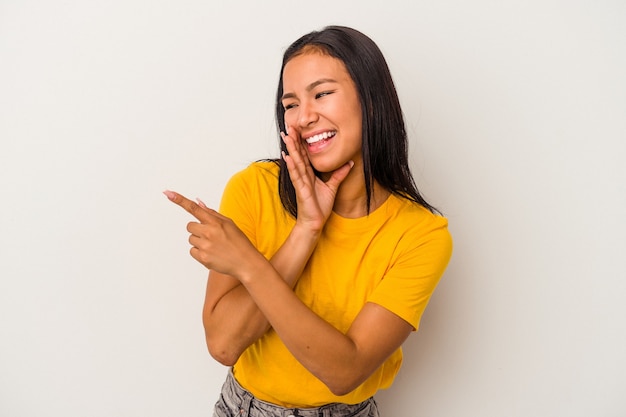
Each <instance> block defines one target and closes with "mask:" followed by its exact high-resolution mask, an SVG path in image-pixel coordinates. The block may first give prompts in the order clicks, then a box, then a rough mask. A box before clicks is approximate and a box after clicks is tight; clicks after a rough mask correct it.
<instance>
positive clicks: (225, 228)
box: [163, 191, 265, 278]
mask: <svg viewBox="0 0 626 417" xmlns="http://www.w3.org/2000/svg"><path fill="white" fill-rule="evenodd" d="M163 194H165V195H166V196H167V198H169V199H170V200H171V201H173V202H174V203H176V204H177V205H179V206H180V207H182V208H183V209H185V210H186V211H187V212H188V213H189V214H191V215H192V216H193V217H195V218H196V219H197V220H198V222H189V223H188V224H187V231H188V232H189V233H190V236H189V243H190V244H191V246H192V247H191V249H190V250H189V253H190V254H191V256H192V257H193V258H194V259H195V260H196V261H198V262H200V263H201V264H202V265H204V266H205V267H207V268H208V269H211V270H214V271H217V272H220V273H222V274H227V275H230V276H233V277H235V278H239V277H240V276H241V275H242V274H243V273H245V272H246V271H252V270H254V269H253V268H254V267H253V266H252V264H253V262H254V261H256V260H257V259H259V257H263V255H261V253H259V251H257V249H256V248H255V247H254V246H253V245H252V243H251V242H250V240H248V238H247V237H246V235H245V234H244V233H243V232H242V231H241V230H240V229H239V228H238V227H237V226H236V225H235V223H234V222H233V221H232V220H231V219H229V218H228V217H225V216H223V215H221V214H220V213H218V212H216V211H215V210H212V209H210V208H208V207H207V206H205V205H204V203H202V202H200V203H199V204H198V203H195V202H193V201H191V200H189V199H187V198H185V197H184V196H182V195H180V194H178V193H175V192H173V191H164V192H163ZM263 259H265V258H263Z"/></svg>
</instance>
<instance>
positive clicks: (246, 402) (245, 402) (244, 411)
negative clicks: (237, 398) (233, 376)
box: [238, 391, 253, 417]
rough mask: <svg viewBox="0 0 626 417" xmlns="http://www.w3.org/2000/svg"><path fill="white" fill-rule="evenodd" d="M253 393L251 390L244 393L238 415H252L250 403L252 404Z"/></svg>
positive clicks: (246, 416) (241, 416) (245, 416)
mask: <svg viewBox="0 0 626 417" xmlns="http://www.w3.org/2000/svg"><path fill="white" fill-rule="evenodd" d="M252 398H253V397H252V395H251V394H250V393H249V392H247V391H246V392H245V393H244V394H243V398H242V400H241V405H240V406H239V416H238V417H248V416H249V415H250V405H252Z"/></svg>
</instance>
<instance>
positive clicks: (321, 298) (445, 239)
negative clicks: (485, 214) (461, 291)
mask: <svg viewBox="0 0 626 417" xmlns="http://www.w3.org/2000/svg"><path fill="white" fill-rule="evenodd" d="M277 178H278V166H277V165H276V164H274V163H271V162H257V163H254V164H252V165H250V166H249V167H248V168H246V169H244V170H243V171H241V172H239V173H238V174H236V175H234V176H233V178H232V179H231V180H230V181H229V183H228V185H227V186H226V190H225V191H224V195H223V198H222V203H221V207H220V211H221V213H222V214H224V215H225V216H228V217H230V218H232V219H233V221H234V222H235V223H236V224H237V226H238V227H239V228H240V229H241V230H242V231H243V232H244V233H245V234H246V235H247V236H248V238H249V239H250V240H251V242H252V244H253V245H254V246H255V247H256V248H257V249H258V250H259V251H260V252H261V253H263V255H265V256H266V257H267V258H268V259H269V258H271V257H272V256H273V255H274V253H276V251H277V250H278V249H279V248H280V246H281V245H282V243H283V242H284V241H285V239H286V238H287V236H288V235H289V232H290V231H291V229H292V228H293V226H294V224H295V219H294V218H293V217H292V216H291V215H290V214H289V213H287V212H286V211H285V210H284V209H283V206H282V204H281V202H280V197H279V195H278V179H277ZM451 252H452V240H451V237H450V234H449V232H448V229H447V220H446V219H445V218H443V217H441V216H436V215H434V214H432V213H430V212H429V211H428V210H426V209H425V208H423V207H422V206H420V205H418V204H415V203H413V202H410V201H408V200H406V199H403V198H401V197H397V196H394V195H391V196H390V197H389V198H388V199H387V201H386V202H385V203H383V204H382V205H381V206H380V207H379V208H377V209H376V210H375V211H373V212H371V213H370V214H369V215H368V216H365V217H361V218H358V219H348V218H344V217H340V216H339V215H337V214H335V213H332V214H331V215H330V217H329V219H328V221H327V223H326V226H325V227H324V230H323V232H322V235H321V237H320V239H319V242H318V244H317V246H316V248H315V250H314V251H313V254H312V255H311V257H310V259H309V262H308V263H307V265H306V267H305V269H304V271H303V273H302V276H301V277H300V278H299V280H298V282H297V284H296V286H295V289H294V291H295V293H296V294H297V296H298V297H299V298H300V299H301V300H302V301H303V302H304V303H305V304H306V305H307V306H309V307H310V308H311V310H313V311H314V312H315V313H317V314H318V315H319V316H320V317H322V318H323V319H324V320H326V321H327V322H329V323H330V324H332V325H333V326H334V327H335V328H337V329H339V330H340V331H342V332H344V333H345V332H346V331H347V330H348V328H349V327H350V325H351V323H352V322H353V320H354V318H355V317H356V316H357V314H358V313H359V311H360V310H361V308H362V307H363V305H364V304H365V303H366V302H372V303H376V304H379V305H381V306H383V307H385V308H386V309H388V310H390V311H391V312H393V313H395V314H396V315H398V316H400V317H401V318H403V319H404V320H406V321H407V322H408V323H410V324H411V325H412V326H413V327H414V328H415V329H416V330H417V328H418V326H419V321H420V318H421V316H422V313H423V311H424V309H425V308H426V304H427V303H428V300H429V298H430V296H431V294H432V293H433V291H434V289H435V286H436V285H437V283H438V281H439V279H440V277H441V275H442V274H443V272H444V270H445V268H446V265H447V263H448V261H449V259H450V255H451ZM372 331H373V332H375V331H376V329H372ZM311 337H315V335H311ZM401 362H402V350H401V349H398V350H397V351H396V352H394V353H393V354H392V355H391V356H390V357H389V358H388V359H387V360H386V361H385V362H384V363H383V364H382V365H381V366H380V367H379V368H378V369H377V370H376V371H375V372H374V373H373V374H372V375H371V376H370V377H369V378H368V379H367V380H366V381H365V382H364V383H363V384H361V385H360V386H359V387H357V388H356V389H355V390H354V391H352V392H350V393H349V394H347V395H343V396H336V395H334V394H332V393H331V392H330V390H329V389H328V388H327V387H326V386H325V385H324V384H323V383H322V382H321V381H320V380H318V379H317V378H316V377H315V376H313V375H312V374H311V373H310V372H309V371H308V370H307V369H306V368H304V367H303V366H302V365H301V364H300V363H299V362H298V361H297V360H296V359H295V358H294V357H293V355H292V354H291V353H290V352H289V350H287V348H286V347H285V345H284V344H283V342H282V341H281V340H280V338H279V337H278V335H277V334H276V332H274V331H273V330H272V329H270V330H269V331H268V332H267V333H266V334H265V335H263V337H261V338H260V339H259V340H258V341H256V342H255V343H254V344H253V345H251V346H250V347H249V348H248V349H246V351H244V352H243V354H242V355H241V357H240V358H239V360H238V361H237V363H236V364H235V366H234V368H233V372H234V375H235V377H236V379H237V381H238V382H239V383H240V384H241V385H242V386H243V387H244V388H246V389H247V390H249V391H250V392H252V394H254V395H255V396H256V397H257V398H258V399H260V400H263V401H267V402H271V403H274V404H278V405H282V406H285V407H299V408H304V407H316V406H320V405H323V404H328V403H333V402H343V403H349V404H356V403H358V402H361V401H364V400H366V399H367V398H369V397H371V396H372V395H374V394H375V393H376V391H378V390H379V389H383V388H387V387H389V386H390V385H391V383H392V382H393V379H394V377H395V376H396V373H397V372H398V370H399V368H400V364H401Z"/></svg>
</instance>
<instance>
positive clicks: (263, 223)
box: [165, 26, 452, 417]
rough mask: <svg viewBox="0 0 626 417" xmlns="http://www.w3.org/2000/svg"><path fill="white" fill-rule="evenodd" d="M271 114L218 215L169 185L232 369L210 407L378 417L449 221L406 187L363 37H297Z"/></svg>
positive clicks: (382, 69) (403, 148)
mask: <svg viewBox="0 0 626 417" xmlns="http://www.w3.org/2000/svg"><path fill="white" fill-rule="evenodd" d="M276 117H277V118H276V121H277V126H278V130H279V131H280V132H281V151H282V158H280V159H278V160H274V161H263V162H256V163H253V164H252V165H250V166H249V167H248V168H246V169H245V170H243V171H242V172H239V173H238V174H236V175H235V176H234V177H233V178H232V179H231V180H230V182H229V183H228V185H227V187H226V190H225V191H224V195H223V197H222V203H221V207H220V213H217V212H216V211H213V210H211V209H209V208H208V207H206V206H205V205H204V204H203V203H202V202H200V201H198V203H194V202H192V201H190V200H188V199H186V198H185V197H183V196H181V195H179V194H177V193H174V192H172V191H166V192H165V194H166V195H167V196H168V198H169V199H170V200H172V201H173V202H175V203H177V204H178V205H180V206H182V207H183V208H184V209H186V210H187V211H189V212H190V213H191V214H192V215H193V216H194V217H196V219H197V220H198V221H197V222H191V223H189V224H188V226H187V230H188V231H189V233H190V238H189V242H190V244H191V245H192V247H191V251H190V253H191V256H192V257H193V258H195V259H196V260H197V261H198V262H200V263H202V264H203V265H204V266H206V267H207V268H208V269H209V270H210V272H209V279H208V284H207V292H206V301H205V306H204V313H203V319H204V327H205V331H206V340H207V345H208V348H209V351H210V353H211V355H212V356H213V357H214V358H215V359H216V360H218V361H219V362H220V363H222V364H224V365H227V366H232V369H231V372H229V375H228V377H227V380H226V382H225V384H224V387H223V389H222V395H221V397H220V400H219V402H218V403H217V405H216V408H215V414H214V415H215V416H219V417H223V416H235V415H237V416H246V415H250V416H253V417H260V416H281V417H284V416H288V415H299V416H315V417H317V416H377V415H378V410H377V408H376V403H375V402H374V400H373V395H374V394H375V393H376V392H377V391H378V390H379V389H382V388H387V387H389V386H390V385H391V383H392V381H393V379H394V377H395V375H396V373H397V372H398V369H399V367H400V364H401V361H402V351H401V349H400V346H401V345H402V343H403V342H404V341H405V339H406V338H407V337H408V336H409V334H410V333H411V332H412V331H415V330H417V328H418V325H419V321H420V318H421V315H422V313H423V311H424V309H425V307H426V304H427V303H428V300H429V298H430V296H431V294H432V293H433V291H434V289H435V286H436V285H437V283H438V281H439V279H440V277H441V275H442V274H443V272H444V269H445V267H446V265H447V263H448V260H449V258H450V255H451V249H452V243H451V238H450V235H449V233H448V230H447V221H446V220H445V219H444V218H443V217H441V216H439V215H438V214H437V212H436V210H434V209H433V207H431V206H430V205H429V204H428V203H427V202H426V201H425V200H424V199H423V198H422V196H421V195H420V193H419V192H418V190H417V187H416V186H415V183H414V181H413V178H412V176H411V173H410V170H409V163H408V156H407V137H406V132H405V127H404V120H403V117H402V112H401V109H400V104H399V101H398V97H397V94H396V91H395V87H394V85H393V81H392V79H391V75H390V73H389V69H388V67H387V64H386V62H385V59H384V57H383V55H382V53H381V52H380V50H379V49H378V47H377V46H376V44H375V43H374V42H373V41H372V40H371V39H369V38H368V37H367V36H365V35H363V34H362V33H360V32H358V31H356V30H354V29H350V28H347V27H338V26H331V27H327V28H325V29H324V30H322V31H319V32H312V33H309V34H307V35H305V36H303V37H302V38H300V39H298V40H297V41H296V42H294V43H293V44H292V45H291V46H290V47H289V48H288V49H287V51H286V52H285V54H284V57H283V65H282V69H281V74H280V79H279V83H278V92H277V97H276Z"/></svg>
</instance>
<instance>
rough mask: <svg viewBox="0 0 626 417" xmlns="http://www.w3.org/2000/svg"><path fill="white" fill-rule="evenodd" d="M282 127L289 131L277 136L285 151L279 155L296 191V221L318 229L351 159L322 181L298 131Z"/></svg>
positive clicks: (320, 227)
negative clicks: (312, 164) (285, 148)
mask: <svg viewBox="0 0 626 417" xmlns="http://www.w3.org/2000/svg"><path fill="white" fill-rule="evenodd" d="M286 130H287V132H289V134H286V133H284V132H281V133H280V136H281V137H282V139H283V142H285V145H286V147H287V151H288V152H289V154H285V153H284V152H283V155H282V156H283V159H284V160H285V163H286V165H287V169H288V170H289V176H290V177H291V183H292V184H293V186H294V189H295V191H296V201H297V203H298V218H297V223H300V224H301V225H303V226H306V227H308V228H309V229H310V230H313V231H315V232H321V230H322V228H323V227H324V224H325V223H326V220H327V219H328V217H329V216H330V213H331V212H332V210H333V205H334V203H335V196H336V195H337V190H338V189H339V185H340V184H341V182H342V181H343V180H344V179H345V178H346V177H347V176H348V173H349V172H350V169H351V168H352V167H353V166H354V162H353V161H348V162H347V163H346V164H345V165H343V166H342V167H340V168H338V169H337V170H335V171H333V172H332V174H331V176H330V178H329V179H328V181H326V182H324V181H322V180H321V179H320V178H318V177H317V176H315V172H314V171H313V167H312V166H311V162H310V161H309V156H308V154H307V152H306V149H304V146H303V145H302V141H301V138H300V135H299V134H298V132H297V131H296V130H295V129H289V126H286Z"/></svg>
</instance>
